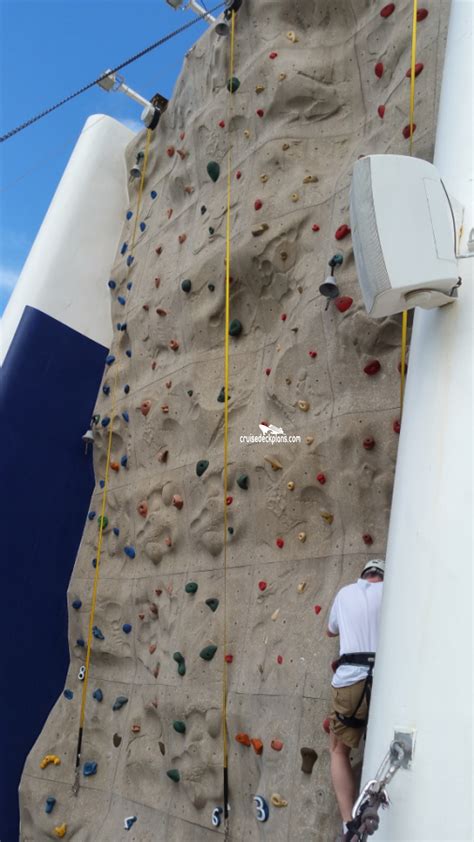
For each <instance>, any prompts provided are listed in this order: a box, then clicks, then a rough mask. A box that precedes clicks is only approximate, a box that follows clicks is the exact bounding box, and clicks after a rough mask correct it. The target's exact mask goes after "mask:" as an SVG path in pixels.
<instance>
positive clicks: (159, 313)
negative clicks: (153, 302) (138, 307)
mask: <svg viewBox="0 0 474 842" xmlns="http://www.w3.org/2000/svg"><path fill="white" fill-rule="evenodd" d="M156 314H157V316H167V315H168V311H167V310H163V307H157V308H156Z"/></svg>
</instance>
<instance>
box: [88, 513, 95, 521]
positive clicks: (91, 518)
mask: <svg viewBox="0 0 474 842" xmlns="http://www.w3.org/2000/svg"><path fill="white" fill-rule="evenodd" d="M87 517H88V518H89V520H94V518H95V512H89V514H88V515H87Z"/></svg>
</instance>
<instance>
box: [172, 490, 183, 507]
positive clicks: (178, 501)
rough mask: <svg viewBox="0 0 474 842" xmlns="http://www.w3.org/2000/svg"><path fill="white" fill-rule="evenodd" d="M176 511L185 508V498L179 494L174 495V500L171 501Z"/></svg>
mask: <svg viewBox="0 0 474 842" xmlns="http://www.w3.org/2000/svg"><path fill="white" fill-rule="evenodd" d="M171 502H172V504H173V506H174V507H175V509H178V511H179V509H182V508H183V498H182V497H180V496H179V494H173V498H172V500H171Z"/></svg>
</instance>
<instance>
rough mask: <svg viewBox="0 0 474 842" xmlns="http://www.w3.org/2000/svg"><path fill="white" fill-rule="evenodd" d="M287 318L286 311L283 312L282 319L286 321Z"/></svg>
mask: <svg viewBox="0 0 474 842" xmlns="http://www.w3.org/2000/svg"><path fill="white" fill-rule="evenodd" d="M286 318H287V316H286V313H282V314H281V316H280V319H281V321H282V322H286Z"/></svg>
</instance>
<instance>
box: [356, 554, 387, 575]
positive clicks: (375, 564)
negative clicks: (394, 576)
mask: <svg viewBox="0 0 474 842" xmlns="http://www.w3.org/2000/svg"><path fill="white" fill-rule="evenodd" d="M369 570H373V572H374V573H380V574H381V575H382V576H384V575H385V561H384V560H383V559H382V558H373V559H372V560H371V561H368V562H367V564H366V565H364V569H363V571H362V573H361V575H362V576H363V575H364V573H367V572H368V571H369Z"/></svg>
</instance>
